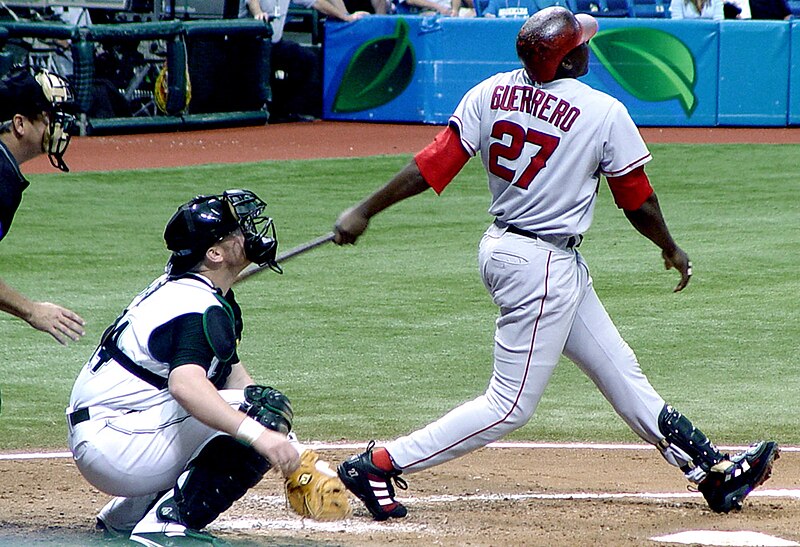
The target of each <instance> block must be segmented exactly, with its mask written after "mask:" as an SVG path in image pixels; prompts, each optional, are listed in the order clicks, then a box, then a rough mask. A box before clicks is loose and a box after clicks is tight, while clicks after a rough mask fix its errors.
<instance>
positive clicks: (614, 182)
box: [606, 167, 653, 211]
mask: <svg viewBox="0 0 800 547" xmlns="http://www.w3.org/2000/svg"><path fill="white" fill-rule="evenodd" d="M606 180H607V181H608V187H609V188H611V193H612V194H613V196H614V203H616V204H617V207H619V208H620V209H624V210H626V211H635V210H636V209H638V208H639V207H641V206H642V204H643V203H644V202H645V200H647V198H649V197H650V196H651V195H652V193H653V187H652V186H650V179H648V178H647V174H646V173H645V172H644V167H637V168H636V169H634V170H633V171H631V172H629V173H626V174H624V175H622V176H619V177H606Z"/></svg>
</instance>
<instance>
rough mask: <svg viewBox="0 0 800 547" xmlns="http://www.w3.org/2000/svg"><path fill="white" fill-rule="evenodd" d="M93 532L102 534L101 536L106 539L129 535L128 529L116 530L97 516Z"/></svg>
mask: <svg viewBox="0 0 800 547" xmlns="http://www.w3.org/2000/svg"><path fill="white" fill-rule="evenodd" d="M94 529H95V532H98V533H101V534H103V537H104V538H106V539H120V538H127V537H128V536H130V535H131V531H130V530H118V529H116V528H114V527H113V526H111V525H110V524H106V523H105V522H104V521H103V519H101V518H100V517H97V520H96V521H95V525H94Z"/></svg>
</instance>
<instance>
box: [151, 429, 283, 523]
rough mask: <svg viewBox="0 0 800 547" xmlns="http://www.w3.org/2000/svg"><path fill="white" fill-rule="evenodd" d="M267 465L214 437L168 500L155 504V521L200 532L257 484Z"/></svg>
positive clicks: (251, 453) (240, 446)
mask: <svg viewBox="0 0 800 547" xmlns="http://www.w3.org/2000/svg"><path fill="white" fill-rule="evenodd" d="M270 467H271V466H270V463H269V462H268V461H267V460H266V459H265V458H263V457H261V456H260V455H259V454H258V453H257V452H256V451H255V450H253V449H252V448H250V447H249V446H245V445H243V444H242V443H240V442H239V441H237V440H236V439H234V438H233V437H229V436H227V435H220V436H218V437H214V438H213V439H211V441H209V442H208V444H207V445H206V446H205V447H203V449H202V450H201V451H200V454H199V455H198V456H197V457H196V458H195V459H194V460H192V461H191V462H189V465H188V466H187V469H186V471H184V473H183V474H182V475H181V476H180V477H179V478H178V484H177V485H176V486H175V489H174V495H173V497H172V499H169V500H166V501H165V502H162V503H161V504H159V506H158V507H157V509H156V513H157V516H158V518H159V520H161V521H165V522H176V523H179V524H182V525H184V526H187V527H189V528H193V529H195V530H201V529H203V528H205V527H206V526H207V525H208V524H210V523H211V522H213V521H214V519H216V518H217V517H218V516H219V515H220V513H222V512H223V511H225V510H227V509H228V508H229V507H230V506H231V505H233V502H235V501H236V500H238V499H239V498H241V497H242V496H244V495H245V493H246V492H247V491H248V490H249V489H250V488H252V487H253V486H255V485H256V484H258V482H259V481H260V480H261V479H262V478H263V477H264V475H265V474H266V472H267V471H269V469H270Z"/></svg>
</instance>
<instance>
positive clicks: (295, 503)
mask: <svg viewBox="0 0 800 547" xmlns="http://www.w3.org/2000/svg"><path fill="white" fill-rule="evenodd" d="M286 501H288V502H289V506H290V507H291V508H292V510H293V511H294V512H295V513H297V514H298V515H300V516H301V517H308V518H312V519H315V520H322V521H333V520H342V519H346V518H348V517H349V516H350V515H351V514H352V509H351V508H350V500H349V499H348V497H347V489H346V488H345V486H344V484H342V481H341V480H339V477H338V476H337V475H336V471H334V470H333V469H331V467H330V466H329V465H328V462H325V461H323V460H320V459H319V454H317V453H316V452H314V451H313V450H308V449H306V450H305V451H303V453H302V454H301V455H300V467H298V468H297V470H296V471H295V472H294V473H292V474H291V475H289V477H287V478H286Z"/></svg>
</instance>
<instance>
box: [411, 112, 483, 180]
mask: <svg viewBox="0 0 800 547" xmlns="http://www.w3.org/2000/svg"><path fill="white" fill-rule="evenodd" d="M470 157H471V156H470V155H469V154H468V153H467V151H466V150H464V146H463V145H462V144H461V138H460V137H459V136H458V133H457V132H456V131H455V130H454V129H453V128H452V127H447V128H445V129H443V130H441V131H440V132H439V134H438V135H436V137H435V138H434V139H433V142H432V143H430V144H429V145H428V146H426V147H425V148H423V149H422V150H421V151H420V152H419V153H417V155H416V156H414V161H415V162H416V164H417V167H418V168H419V172H420V173H421V174H422V178H424V179H425V182H427V183H428V185H429V186H430V187H431V188H433V190H434V192H436V193H437V194H441V193H442V191H443V190H444V188H445V186H447V185H448V184H450V181H451V180H453V178H455V176H456V175H457V174H458V172H459V171H461V168H462V167H464V165H465V164H466V163H467V162H468V161H469V159H470Z"/></svg>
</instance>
